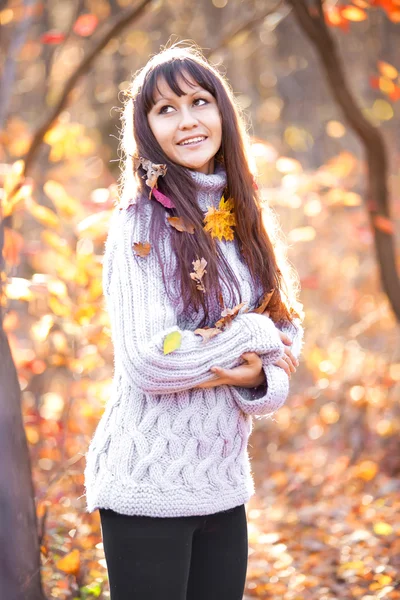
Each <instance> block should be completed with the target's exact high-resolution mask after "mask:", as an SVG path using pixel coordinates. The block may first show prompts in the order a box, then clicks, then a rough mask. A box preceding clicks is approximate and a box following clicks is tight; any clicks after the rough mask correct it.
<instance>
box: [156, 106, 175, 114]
mask: <svg viewBox="0 0 400 600" xmlns="http://www.w3.org/2000/svg"><path fill="white" fill-rule="evenodd" d="M167 108H172V106H171V105H170V104H165V105H164V106H162V107H161V108H160V110H159V111H158V114H159V115H166V114H167V113H168V112H169V111H167Z"/></svg>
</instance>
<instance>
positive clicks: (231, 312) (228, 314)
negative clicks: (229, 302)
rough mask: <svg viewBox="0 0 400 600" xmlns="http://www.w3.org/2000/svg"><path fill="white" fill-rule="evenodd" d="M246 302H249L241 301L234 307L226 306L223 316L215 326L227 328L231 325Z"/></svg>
mask: <svg viewBox="0 0 400 600" xmlns="http://www.w3.org/2000/svg"><path fill="white" fill-rule="evenodd" d="M246 304H247V302H241V303H240V304H237V305H236V306H234V307H233V308H225V309H224V310H223V311H222V313H221V317H222V318H221V319H219V321H217V322H216V323H215V327H218V329H226V328H227V327H229V326H230V324H231V323H232V321H233V319H234V318H235V317H236V316H237V315H238V313H239V311H240V309H241V308H242V307H243V306H245V305H246Z"/></svg>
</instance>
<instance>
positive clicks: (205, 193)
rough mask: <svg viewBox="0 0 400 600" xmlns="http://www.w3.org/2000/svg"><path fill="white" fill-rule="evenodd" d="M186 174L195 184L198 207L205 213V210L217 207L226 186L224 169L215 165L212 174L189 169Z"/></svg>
mask: <svg viewBox="0 0 400 600" xmlns="http://www.w3.org/2000/svg"><path fill="white" fill-rule="evenodd" d="M188 172H189V173H190V176H191V177H192V179H193V180H194V182H195V183H196V188H197V190H198V195H197V201H198V205H199V207H200V208H201V209H202V210H203V211H207V208H208V207H210V206H215V207H217V206H218V204H219V201H220V200H221V196H222V194H223V191H224V188H225V186H226V181H227V179H226V172H225V168H224V167H223V166H222V165H221V164H218V163H217V164H216V168H215V171H214V172H212V173H202V172H200V171H191V170H190V169H188Z"/></svg>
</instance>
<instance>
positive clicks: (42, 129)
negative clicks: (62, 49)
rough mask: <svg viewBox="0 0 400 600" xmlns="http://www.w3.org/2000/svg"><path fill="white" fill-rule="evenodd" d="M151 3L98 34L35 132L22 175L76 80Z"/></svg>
mask: <svg viewBox="0 0 400 600" xmlns="http://www.w3.org/2000/svg"><path fill="white" fill-rule="evenodd" d="M151 2H152V0H142V2H141V3H140V4H139V5H138V6H136V7H134V8H128V9H127V10H125V11H124V12H123V13H121V14H119V15H117V16H116V17H115V19H113V20H112V21H111V24H110V25H109V26H108V28H107V30H106V31H104V33H103V34H100V36H99V37H98V39H97V40H95V42H94V43H93V45H92V47H91V49H90V50H89V51H88V53H87V55H86V56H85V57H84V58H83V60H82V62H81V63H80V64H79V65H78V66H77V68H76V69H75V71H74V72H73V73H72V74H71V75H70V77H69V78H68V80H67V82H66V84H65V86H64V89H63V91H62V93H61V95H60V98H59V100H58V102H57V104H56V105H55V106H54V108H53V109H52V111H51V112H50V114H49V115H47V116H46V117H45V119H44V121H43V122H42V124H41V125H39V127H38V128H37V130H36V131H35V133H34V135H33V139H32V142H31V145H30V147H29V150H28V152H27V154H26V156H25V160H24V163H25V166H24V175H26V174H27V173H28V171H29V169H30V168H31V166H32V164H33V162H34V160H35V158H36V154H37V152H38V150H39V148H40V146H41V145H42V143H43V138H44V136H45V134H46V132H47V131H48V130H49V129H50V128H51V126H52V125H53V123H54V121H55V120H56V119H57V117H58V116H59V114H60V113H61V111H62V110H63V109H64V108H65V107H66V105H67V102H68V99H69V96H70V94H71V92H72V90H73V89H74V88H75V86H76V84H77V82H78V80H79V79H80V78H81V77H82V75H84V74H85V73H86V72H87V71H88V70H89V68H90V67H91V66H92V64H93V62H94V60H95V59H96V58H97V56H98V55H99V54H100V52H101V51H102V50H103V48H105V47H106V46H107V44H108V42H109V41H110V40H111V39H112V38H113V37H115V36H116V35H118V34H119V33H120V32H121V31H122V30H123V29H125V27H127V26H128V25H130V24H131V23H132V22H133V21H135V20H136V19H137V18H138V17H140V16H141V15H142V13H143V12H144V9H145V8H146V7H147V5H148V4H150V3H151Z"/></svg>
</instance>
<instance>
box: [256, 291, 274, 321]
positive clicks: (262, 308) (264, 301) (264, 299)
mask: <svg viewBox="0 0 400 600" xmlns="http://www.w3.org/2000/svg"><path fill="white" fill-rule="evenodd" d="M274 292H275V289H273V290H271V291H270V292H266V293H265V294H264V296H263V297H262V299H261V302H260V305H259V306H258V307H257V308H255V309H254V310H251V311H250V312H253V313H257V314H259V315H262V314H263V313H264V312H265V311H266V309H267V306H268V304H269V301H270V300H271V298H272V296H273V294H274Z"/></svg>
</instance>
